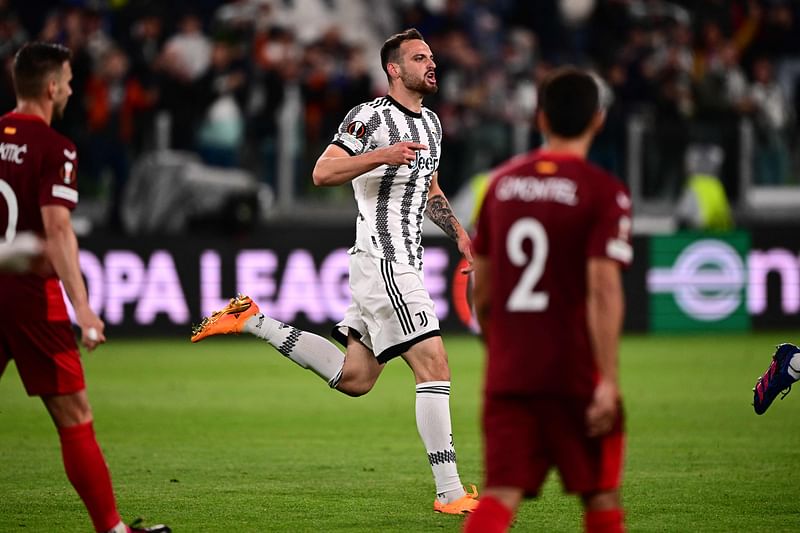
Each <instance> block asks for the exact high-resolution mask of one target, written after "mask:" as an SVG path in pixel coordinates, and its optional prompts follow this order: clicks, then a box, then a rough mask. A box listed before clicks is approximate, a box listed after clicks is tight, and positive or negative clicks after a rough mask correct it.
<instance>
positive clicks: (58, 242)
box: [41, 205, 106, 350]
mask: <svg viewBox="0 0 800 533" xmlns="http://www.w3.org/2000/svg"><path fill="white" fill-rule="evenodd" d="M41 212H42V221H43V222H44V233H45V245H44V246H45V252H46V253H47V258H48V259H49V260H50V263H51V264H52V265H53V269H54V270H55V271H56V274H57V275H58V277H59V278H60V279H61V283H63V284H64V290H65V291H66V292H67V296H68V297H69V301H70V302H72V307H73V308H74V309H75V317H76V319H77V321H78V326H79V327H80V328H81V342H82V343H83V345H84V346H86V348H87V349H89V350H93V349H95V348H96V347H97V346H98V345H99V344H102V343H103V342H105V340H106V338H105V335H104V334H103V329H104V324H103V321H102V320H100V318H98V316H97V315H96V314H95V313H94V311H92V310H91V308H90V307H89V296H88V294H87V292H86V285H85V284H84V283H83V277H82V276H81V270H80V265H79V263H78V239H77V237H75V232H74V231H73V229H72V221H71V220H70V211H69V209H68V208H66V207H64V206H61V205H45V206H42V208H41Z"/></svg>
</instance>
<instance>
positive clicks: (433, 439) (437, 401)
mask: <svg viewBox="0 0 800 533" xmlns="http://www.w3.org/2000/svg"><path fill="white" fill-rule="evenodd" d="M403 359H405V361H406V363H408V365H409V366H410V367H411V370H412V371H413V372H414V378H415V380H416V384H417V385H416V397H417V399H416V418H417V430H418V431H419V435H420V437H421V438H422V442H423V443H424V444H425V450H426V451H427V452H428V461H429V462H430V465H431V470H433V478H434V481H435V482H436V502H435V503H434V510H437V511H440V512H447V513H456V514H460V513H464V512H470V511H471V510H472V509H474V507H475V506H476V505H477V501H476V500H475V498H474V494H467V493H466V492H465V490H464V486H463V485H462V484H461V478H460V477H459V475H458V468H457V466H456V451H455V446H454V444H453V430H452V424H451V421H450V367H449V366H448V364H447V353H446V352H445V349H444V344H443V343H442V338H441V337H439V336H434V337H430V338H427V339H425V340H422V341H420V342H418V343H416V344H414V345H413V346H411V347H410V348H409V349H408V351H407V352H406V353H405V354H404V355H403Z"/></svg>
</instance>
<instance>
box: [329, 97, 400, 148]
mask: <svg viewBox="0 0 800 533" xmlns="http://www.w3.org/2000/svg"><path fill="white" fill-rule="evenodd" d="M382 123H383V122H382V120H381V117H380V115H379V114H378V110H377V109H375V108H374V107H373V106H371V105H369V104H368V103H366V104H359V105H357V106H356V107H354V108H353V109H351V110H350V112H349V113H347V115H346V116H345V117H344V120H343V121H342V123H341V124H339V129H338V130H337V131H336V134H334V136H333V140H332V141H331V144H335V145H336V146H339V147H341V148H343V149H344V150H345V151H346V152H347V153H348V154H350V155H360V154H363V153H366V152H369V151H370V150H373V149H375V148H376V147H378V146H388V139H385V138H384V139H381V125H382ZM383 137H385V135H384V136H383Z"/></svg>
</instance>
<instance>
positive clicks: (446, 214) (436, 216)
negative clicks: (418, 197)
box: [425, 194, 460, 241]
mask: <svg viewBox="0 0 800 533" xmlns="http://www.w3.org/2000/svg"><path fill="white" fill-rule="evenodd" d="M425 214H426V215H428V218H429V219H431V220H432V221H433V223H434V224H436V225H437V226H439V227H440V228H442V230H444V232H445V233H446V234H447V235H448V236H449V237H450V238H451V239H453V240H454V241H457V240H458V227H459V226H460V224H459V223H458V219H457V218H456V216H455V215H454V214H453V210H452V209H450V204H449V203H447V198H445V197H444V196H442V195H441V194H437V195H436V196H432V197H431V198H429V199H428V206H427V207H426V208H425Z"/></svg>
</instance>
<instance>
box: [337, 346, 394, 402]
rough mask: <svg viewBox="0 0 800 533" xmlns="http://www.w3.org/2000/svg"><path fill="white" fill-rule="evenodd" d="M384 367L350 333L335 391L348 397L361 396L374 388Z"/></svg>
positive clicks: (370, 351) (371, 352)
mask: <svg viewBox="0 0 800 533" xmlns="http://www.w3.org/2000/svg"><path fill="white" fill-rule="evenodd" d="M384 366H385V365H384V364H382V363H379V362H378V360H377V359H375V354H374V353H373V351H372V350H370V349H369V348H367V347H366V346H365V345H364V344H363V343H362V342H361V341H360V340H359V339H358V338H357V337H356V336H355V334H353V333H352V332H350V333H349V334H348V337H347V355H346V356H345V358H344V366H343V367H342V376H341V379H339V384H338V385H336V390H338V391H339V392H343V393H345V394H347V395H348V396H362V395H364V394H366V393H368V392H369V391H371V390H372V387H373V386H375V382H376V381H378V377H380V375H381V372H382V371H383V368H384Z"/></svg>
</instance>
